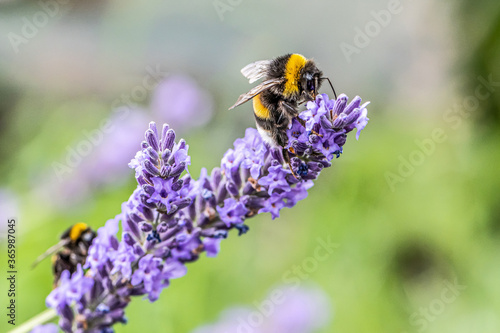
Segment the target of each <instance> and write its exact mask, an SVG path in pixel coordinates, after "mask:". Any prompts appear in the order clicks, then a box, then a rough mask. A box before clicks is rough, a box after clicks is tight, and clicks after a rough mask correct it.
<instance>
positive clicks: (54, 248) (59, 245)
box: [31, 239, 69, 268]
mask: <svg viewBox="0 0 500 333" xmlns="http://www.w3.org/2000/svg"><path fill="white" fill-rule="evenodd" d="M68 243H69V239H61V241H60V242H59V243H57V244H56V245H53V246H51V247H50V248H49V249H48V250H47V251H45V253H43V254H42V255H40V256H39V257H38V258H36V260H35V262H34V263H33V264H32V265H31V268H35V266H36V265H38V264H39V263H40V261H42V260H43V259H45V258H47V257H48V256H50V255H52V254H54V253H56V252H57V251H59V250H60V249H61V248H63V247H64V246H65V245H67V244H68Z"/></svg>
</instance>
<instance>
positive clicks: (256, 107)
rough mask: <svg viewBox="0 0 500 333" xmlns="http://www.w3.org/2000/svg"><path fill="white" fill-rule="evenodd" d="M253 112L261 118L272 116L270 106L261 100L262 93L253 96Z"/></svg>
mask: <svg viewBox="0 0 500 333" xmlns="http://www.w3.org/2000/svg"><path fill="white" fill-rule="evenodd" d="M253 112H254V113H255V115H256V116H257V117H259V118H261V119H268V118H269V117H270V116H271V112H270V111H269V109H268V108H266V107H265V106H264V104H262V101H261V100H260V94H258V95H257V96H255V97H254V98H253Z"/></svg>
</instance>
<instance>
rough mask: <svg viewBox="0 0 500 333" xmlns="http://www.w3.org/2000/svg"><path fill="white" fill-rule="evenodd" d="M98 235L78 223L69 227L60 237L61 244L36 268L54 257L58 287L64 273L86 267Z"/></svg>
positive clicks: (55, 280)
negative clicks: (49, 257)
mask: <svg viewBox="0 0 500 333" xmlns="http://www.w3.org/2000/svg"><path fill="white" fill-rule="evenodd" d="M95 237H96V233H95V231H94V230H92V229H91V228H90V227H89V226H88V225H87V224H85V223H81V222H80V223H76V224H75V225H73V226H71V227H69V228H68V229H67V230H66V231H65V232H64V233H63V234H62V235H61V237H60V239H61V240H60V241H59V243H57V244H56V245H54V246H52V247H50V248H49V249H48V250H47V251H45V253H43V254H42V255H41V256H39V257H38V258H37V259H36V261H35V262H34V263H33V266H32V267H35V266H36V265H37V264H38V263H39V262H40V261H42V260H43V259H45V258H47V257H48V256H50V255H53V256H52V270H53V273H54V288H55V287H56V286H57V283H58V281H59V279H60V278H61V274H62V272H63V271H66V270H67V271H69V272H70V273H74V272H75V271H76V268H77V266H78V264H80V265H82V266H83V265H84V264H85V260H86V258H87V254H88V251H89V247H90V245H91V244H92V241H93V240H94V238H95Z"/></svg>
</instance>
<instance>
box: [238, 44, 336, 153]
mask: <svg viewBox="0 0 500 333" xmlns="http://www.w3.org/2000/svg"><path fill="white" fill-rule="evenodd" d="M241 73H242V74H243V76H245V77H246V78H247V79H248V80H249V81H250V83H253V82H255V81H258V80H260V79H263V80H264V81H263V82H262V83H261V84H259V85H258V86H256V87H254V88H252V89H251V90H250V91H249V92H247V93H246V94H242V95H241V96H240V97H239V98H238V100H237V101H236V103H235V104H234V105H233V106H231V107H230V108H229V109H230V110H231V109H233V108H235V107H237V106H239V105H241V104H243V103H245V102H248V101H249V100H252V101H253V110H254V115H255V121H256V124H257V130H258V131H259V133H260V135H261V136H262V138H263V139H264V140H265V141H266V142H268V143H269V144H270V145H273V146H281V147H285V146H286V145H287V143H288V137H287V134H286V130H287V129H288V125H289V124H290V122H291V120H292V119H293V118H294V117H297V116H298V115H299V110H298V105H299V104H301V103H304V102H307V101H312V100H315V98H316V95H317V93H318V89H319V88H320V87H321V83H322V81H323V80H324V79H326V80H328V82H329V83H330V86H331V87H332V89H333V86H332V84H331V82H330V80H329V79H328V78H326V77H322V76H323V73H322V72H321V71H320V70H319V69H318V67H316V64H315V63H314V61H313V60H311V59H306V58H305V57H304V56H303V55H300V54H297V53H294V54H286V55H284V56H280V57H277V58H275V59H272V60H261V61H256V62H254V63H251V64H249V65H247V66H245V67H244V68H243V69H242V70H241ZM333 92H334V94H335V90H333ZM335 98H336V94H335ZM297 119H299V118H297ZM299 121H300V122H301V123H302V124H303V125H304V123H303V121H301V120H300V119H299Z"/></svg>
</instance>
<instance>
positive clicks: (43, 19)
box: [0, 0, 500, 333]
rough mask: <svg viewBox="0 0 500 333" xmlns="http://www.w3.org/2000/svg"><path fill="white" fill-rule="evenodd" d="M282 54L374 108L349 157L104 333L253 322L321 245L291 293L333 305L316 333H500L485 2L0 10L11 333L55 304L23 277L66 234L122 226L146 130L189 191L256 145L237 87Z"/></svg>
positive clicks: (491, 15)
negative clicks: (314, 292) (178, 163)
mask: <svg viewBox="0 0 500 333" xmlns="http://www.w3.org/2000/svg"><path fill="white" fill-rule="evenodd" d="M387 13H389V15H387ZM377 17H378V20H377ZM363 35H364V36H363ZM289 52H298V53H301V54H304V55H305V56H307V57H313V58H314V59H315V60H316V61H317V63H318V64H319V66H320V68H321V69H322V70H323V71H324V73H325V74H326V75H328V76H329V77H330V78H332V80H333V83H334V85H335V88H336V90H337V92H344V93H346V94H347V95H348V96H350V97H354V96H355V95H360V96H361V97H362V98H363V99H364V100H370V101H371V105H370V107H369V117H370V122H369V124H368V126H367V127H366V129H365V130H364V131H363V133H362V134H361V137H360V140H359V141H358V142H356V141H355V139H354V138H353V137H351V138H350V139H349V140H348V143H347V145H346V147H345V150H344V154H343V155H342V156H341V158H340V159H338V160H336V161H335V164H334V167H333V168H332V169H329V170H327V171H326V172H324V173H323V174H322V175H321V179H320V181H318V182H317V183H316V185H315V187H314V188H313V189H312V190H311V191H310V194H309V197H308V198H307V199H306V200H304V201H302V202H300V203H299V204H298V205H297V206H296V207H295V208H293V209H289V210H285V211H283V212H282V216H281V217H280V218H279V219H277V220H274V221H272V220H271V218H270V216H269V214H263V215H262V216H258V217H256V218H254V219H253V220H252V221H250V222H249V225H250V228H251V232H249V233H248V234H246V235H245V236H242V237H238V236H237V235H236V234H231V235H230V237H229V239H227V240H225V241H224V242H223V243H222V251H221V253H220V254H219V256H218V257H217V258H215V259H214V258H205V257H204V258H202V260H200V261H199V262H197V263H196V264H192V265H189V268H188V274H187V276H185V277H183V278H182V279H179V280H175V281H173V283H172V285H171V287H169V288H167V289H166V290H164V291H163V293H162V295H161V297H160V300H158V301H157V302H156V303H153V304H151V303H149V302H148V301H147V300H142V299H135V300H134V301H133V302H132V303H131V305H130V307H129V308H128V311H127V316H128V319H129V323H128V324H127V325H118V326H116V331H117V332H137V331H140V330H144V329H145V328H147V327H150V325H154V327H155V329H156V330H157V331H160V332H192V331H193V330H195V329H196V328H197V327H200V326H203V325H206V324H209V323H214V322H217V321H218V320H220V318H221V313H224V311H226V310H227V309H231V308H233V307H235V306H245V307H247V308H249V309H250V310H251V311H259V310H258V306H256V304H257V305H258V304H259V303H260V302H262V300H264V299H266V297H267V295H268V293H269V292H270V291H272V290H273V288H276V286H279V285H283V284H286V283H287V280H286V279H285V278H284V276H287V275H286V273H287V272H289V271H290V270H293V268H294V267H295V266H299V267H300V266H302V265H303V264H304V262H307V260H309V259H310V258H314V251H315V249H316V247H317V246H318V244H319V242H318V238H322V239H328V238H330V239H331V240H332V242H334V243H336V244H337V245H338V246H337V247H336V248H335V250H334V251H333V252H332V253H331V254H329V256H328V258H327V259H326V260H324V261H321V262H318V263H317V265H315V266H314V268H310V269H309V272H307V274H306V275H307V277H305V275H304V276H301V277H300V278H299V284H300V285H301V287H305V286H309V285H314V286H315V287H314V288H317V289H318V290H321V293H322V294H323V296H324V297H326V299H327V301H325V302H326V303H328V304H329V306H328V307H326V308H325V309H328V311H327V317H328V318H327V319H324V318H323V317H322V318H323V319H322V320H323V321H322V324H321V325H316V326H315V327H314V328H311V329H310V332H373V333H376V332H429V333H431V332H439V333H442V332H454V333H460V332H486V333H490V332H491V333H494V332H500V191H499V186H500V171H499V166H498V165H499V163H500V150H499V143H500V63H499V60H500V3H499V2H498V1H496V0H491V1H487V0H480V1H465V0H464V1H431V0H422V1H411V0H401V1H386V0H371V1H366V0H365V1H362V0H351V1H307V2H306V1H284V0H281V1H273V2H270V1H262V0H260V1H249V0H231V1H230V0H220V1H212V0H211V1H192V0H191V1H175V2H174V1H165V0H161V1H160V0H151V1H148V2H138V1H111V0H108V1H75V0H65V1H63V0H60V1H59V2H58V1H57V0H51V1H44V0H42V2H38V1H27V0H26V1H21V0H11V1H5V0H3V1H0V59H1V61H0V175H1V176H0V217H1V218H2V222H1V224H0V231H1V232H2V244H1V245H2V247H1V248H2V255H1V256H2V260H1V267H2V271H4V267H5V265H4V264H5V263H6V255H5V254H3V253H6V246H5V238H4V237H5V230H6V220H7V218H8V217H16V218H17V219H18V226H17V247H18V252H17V255H18V256H17V263H18V271H19V274H18V284H17V289H18V295H17V306H18V308H17V309H18V310H17V322H18V323H22V322H23V321H25V320H27V319H28V318H30V317H32V316H34V315H36V314H37V313H39V312H41V311H43V310H44V309H45V305H44V304H45V297H46V295H47V294H48V293H49V292H50V290H51V288H52V275H51V269H50V260H47V261H45V262H43V263H42V264H40V265H39V266H38V267H36V268H35V269H33V270H32V269H31V268H30V265H31V263H32V262H33V261H34V259H35V258H36V257H37V256H38V255H39V254H40V253H42V252H43V251H45V250H46V249H47V248H48V247H50V246H51V245H53V244H54V243H55V242H57V240H58V237H59V235H60V233H61V232H62V231H64V230H65V229H66V228H68V227H69V226H70V225H72V224H73V223H75V222H78V221H86V222H87V223H89V224H91V225H92V226H93V227H94V228H95V229H97V228H99V227H100V226H102V225H103V224H104V222H105V221H106V220H107V219H109V218H112V217H114V216H115V215H116V214H118V213H119V212H120V204H121V203H122V202H124V201H126V200H127V199H128V197H129V195H130V194H131V193H132V191H133V189H134V188H135V186H136V183H135V179H134V173H133V171H132V170H130V169H128V168H127V163H128V161H129V160H130V159H131V158H132V157H133V155H134V153H135V151H136V150H138V148H139V145H140V141H141V140H142V133H143V132H144V130H145V129H146V128H147V123H148V122H149V121H151V120H153V121H156V122H159V123H160V122H168V123H170V124H171V125H173V126H174V127H175V129H176V131H177V132H179V133H181V134H182V136H183V137H184V138H185V139H186V140H187V142H188V143H189V145H190V153H191V156H192V166H191V168H190V171H191V172H192V174H194V175H197V174H199V172H200V170H201V168H202V167H206V168H208V169H211V168H212V167H215V166H217V165H219V163H220V158H221V157H222V155H223V153H224V152H225V150H226V149H228V148H229V147H231V145H232V142H233V141H234V140H235V139H236V138H238V137H241V136H243V135H244V130H245V128H247V127H250V126H254V123H253V116H252V114H251V106H250V105H245V106H243V107H240V108H238V109H236V110H232V111H228V110H227V108H228V106H230V105H232V104H233V102H234V101H235V100H236V98H237V96H238V95H239V94H241V93H243V92H246V91H247V90H248V89H249V87H250V86H249V85H248V82H247V81H246V80H245V79H244V78H243V77H242V76H241V74H240V73H239V70H240V68H242V67H243V66H244V65H246V64H248V63H250V62H252V61H255V60H259V59H267V58H272V57H275V56H278V55H281V54H285V53H289ZM488 81H489V82H490V83H487V82H488ZM323 92H326V93H330V94H331V92H330V91H329V88H328V86H326V87H324V88H323ZM104 125H106V126H104ZM433 133H434V134H433ZM436 133H439V135H436ZM92 140H93V141H92ZM85 142H87V144H86V143H85ZM88 142H90V144H88ZM75 150H80V151H84V152H85V154H84V155H85V156H82V154H80V155H79V158H78V156H77V157H75V156H73V153H72V151H75ZM63 166H66V168H64V167H63ZM308 258H309V259H308ZM309 267H311V266H309ZM2 274H4V273H3V272H2ZM292 276H294V277H297V276H298V275H296V274H292ZM0 281H1V282H0V295H1V297H2V299H5V301H4V302H2V303H1V304H4V305H5V304H7V303H6V302H7V298H6V293H7V292H6V290H7V285H6V283H5V281H6V280H5V279H4V278H3V275H2V278H0ZM303 304H304V305H305V307H306V308H311V305H310V304H309V305H307V304H308V303H307V302H305V303H303ZM2 307H3V305H2ZM304 311H305V310H304ZM306 312H307V311H306ZM2 317H3V319H2V320H1V323H0V331H5V330H6V329H8V328H9V327H7V324H6V319H5V316H4V315H2ZM311 318H313V319H312V320H318V319H314V318H315V317H311ZM214 325H215V324H214ZM318 326H320V327H318ZM214 327H215V326H214ZM4 328H5V330H4ZM307 332H309V331H307Z"/></svg>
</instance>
